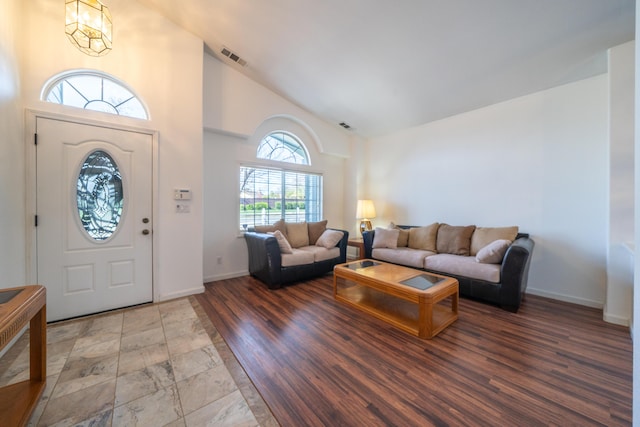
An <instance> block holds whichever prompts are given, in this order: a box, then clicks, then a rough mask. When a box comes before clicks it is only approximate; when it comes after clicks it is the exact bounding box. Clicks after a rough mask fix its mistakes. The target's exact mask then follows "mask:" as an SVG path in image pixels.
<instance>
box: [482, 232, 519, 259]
mask: <svg viewBox="0 0 640 427" xmlns="http://www.w3.org/2000/svg"><path fill="white" fill-rule="evenodd" d="M517 235H518V227H517V226H514V227H478V228H476V231H474V232H473V236H471V255H476V254H477V253H478V251H479V250H480V249H482V248H484V247H485V246H487V245H488V244H489V243H491V242H495V241H496V240H511V241H512V242H513V241H514V240H516V236H517Z"/></svg>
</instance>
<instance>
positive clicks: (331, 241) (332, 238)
mask: <svg viewBox="0 0 640 427" xmlns="http://www.w3.org/2000/svg"><path fill="white" fill-rule="evenodd" d="M343 236H344V233H343V232H342V231H338V230H325V231H324V233H322V236H320V238H318V240H317V241H316V243H315V244H316V246H322V247H324V248H327V249H331V248H333V247H335V246H336V245H337V244H338V242H340V240H342V237H343ZM309 244H311V242H309Z"/></svg>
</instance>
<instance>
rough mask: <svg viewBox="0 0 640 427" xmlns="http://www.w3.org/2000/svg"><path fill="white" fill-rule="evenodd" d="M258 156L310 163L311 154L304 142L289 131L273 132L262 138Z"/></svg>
mask: <svg viewBox="0 0 640 427" xmlns="http://www.w3.org/2000/svg"><path fill="white" fill-rule="evenodd" d="M257 157H258V158H259V159H268V160H277V161H279V162H286V163H296V164H298V165H308V164H309V155H308V154H307V150H306V148H305V147H304V145H303V144H302V142H301V141H300V140H299V139H298V137H296V136H295V135H292V134H290V133H287V132H272V133H270V134H268V135H267V136H265V137H264V138H262V141H260V145H259V146H258V154H257Z"/></svg>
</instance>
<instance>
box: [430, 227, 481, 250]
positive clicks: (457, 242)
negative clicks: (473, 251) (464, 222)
mask: <svg viewBox="0 0 640 427" xmlns="http://www.w3.org/2000/svg"><path fill="white" fill-rule="evenodd" d="M475 228H476V226H475V225H468V226H453V225H449V224H440V227H439V228H438V240H437V242H436V249H437V250H438V253H441V254H452V255H462V256H469V252H470V247H471V235H472V234H473V230H475Z"/></svg>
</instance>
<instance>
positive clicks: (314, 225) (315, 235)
mask: <svg viewBox="0 0 640 427" xmlns="http://www.w3.org/2000/svg"><path fill="white" fill-rule="evenodd" d="M307 228H308V230H309V244H310V245H315V244H316V242H317V241H318V239H319V238H320V236H322V233H324V231H325V230H326V229H327V220H326V219H325V220H324V221H318V222H308V223H307Z"/></svg>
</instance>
